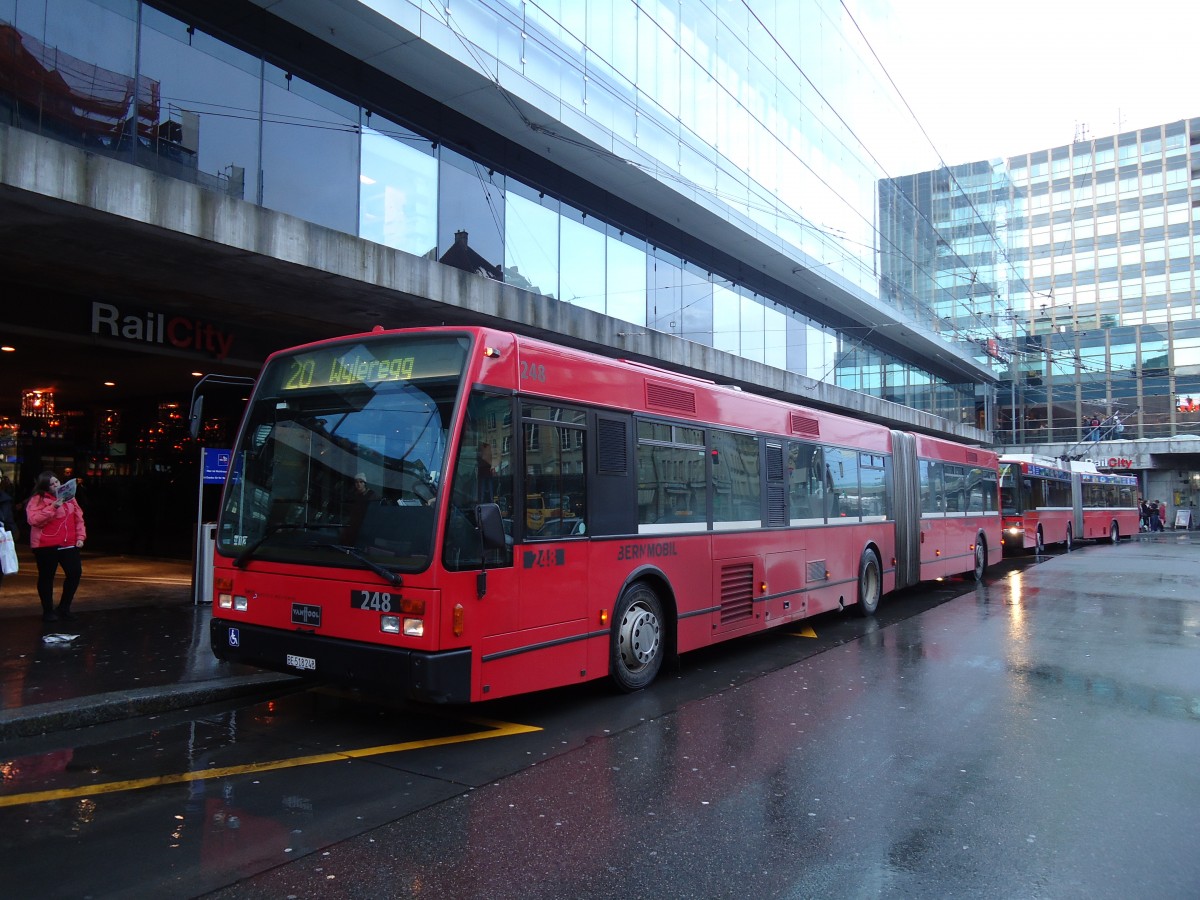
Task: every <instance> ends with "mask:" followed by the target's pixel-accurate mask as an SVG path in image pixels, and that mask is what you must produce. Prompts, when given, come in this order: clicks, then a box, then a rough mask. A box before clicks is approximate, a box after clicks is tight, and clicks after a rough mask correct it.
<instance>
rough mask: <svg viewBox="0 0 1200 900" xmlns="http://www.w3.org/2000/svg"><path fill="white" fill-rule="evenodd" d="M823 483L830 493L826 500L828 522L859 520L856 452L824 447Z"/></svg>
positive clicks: (859, 500)
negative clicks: (834, 520)
mask: <svg viewBox="0 0 1200 900" xmlns="http://www.w3.org/2000/svg"><path fill="white" fill-rule="evenodd" d="M825 482H826V487H827V488H828V490H829V491H830V492H831V496H830V497H829V498H828V515H829V518H830V520H833V519H857V518H859V516H860V510H861V507H862V503H861V499H860V497H859V486H858V452H857V451H854V450H843V449H841V448H838V447H826V448H825Z"/></svg>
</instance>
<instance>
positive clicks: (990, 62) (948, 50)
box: [850, 0, 1200, 165]
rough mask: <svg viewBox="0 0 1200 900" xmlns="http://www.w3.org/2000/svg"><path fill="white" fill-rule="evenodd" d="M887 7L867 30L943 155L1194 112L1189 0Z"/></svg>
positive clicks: (1195, 12) (1023, 145)
mask: <svg viewBox="0 0 1200 900" xmlns="http://www.w3.org/2000/svg"><path fill="white" fill-rule="evenodd" d="M850 8H851V9H854V6H850ZM892 8H893V14H892V18H891V21H890V22H889V23H888V26H889V27H887V28H886V29H885V30H884V33H882V34H879V33H868V34H867V37H868V39H869V40H870V41H871V43H872V46H873V47H874V48H875V52H876V54H877V55H878V56H879V57H880V59H881V60H882V62H883V64H884V66H885V67H886V68H887V70H888V72H889V73H890V75H891V77H892V80H893V81H894V82H895V83H896V86H897V87H898V88H899V90H900V93H901V94H902V95H903V97H904V99H905V100H906V101H907V102H908V105H909V106H910V107H911V108H912V110H913V112H914V113H915V115H916V118H917V120H918V121H919V122H920V123H921V125H922V126H923V127H924V129H925V131H926V132H927V133H928V135H929V137H930V139H931V140H932V142H933V145H934V147H935V148H936V149H937V151H938V153H939V154H940V156H941V158H942V161H944V162H945V163H946V164H948V165H956V164H958V163H963V162H971V161H974V160H979V159H990V158H992V157H1000V156H1011V155H1015V154H1018V153H1024V152H1026V151H1030V150H1042V149H1046V148H1048V147H1058V146H1062V145H1063V144H1069V143H1071V142H1072V141H1073V140H1075V138H1076V135H1077V134H1080V133H1082V134H1085V135H1086V136H1087V137H1089V138H1098V137H1104V136H1106V135H1110V134H1116V133H1118V132H1121V131H1131V130H1133V129H1135V128H1144V127H1146V126H1149V125H1159V124H1162V123H1164V122H1175V121H1178V120H1180V119H1184V118H1191V117H1200V90H1198V88H1200V53H1198V52H1197V49H1196V33H1197V27H1198V26H1200V5H1195V4H1193V3H1192V2H1191V0H1137V2H1126V3H1118V2H1115V0H1091V2H1087V0H1006V2H1002V3H997V2H981V0H902V2H900V3H898V4H895V5H893V6H892ZM860 24H861V22H860Z"/></svg>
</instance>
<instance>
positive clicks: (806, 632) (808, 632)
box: [788, 625, 817, 638]
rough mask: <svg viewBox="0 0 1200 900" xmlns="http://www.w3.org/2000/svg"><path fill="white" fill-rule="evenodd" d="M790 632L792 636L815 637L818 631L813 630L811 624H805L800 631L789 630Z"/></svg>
mask: <svg viewBox="0 0 1200 900" xmlns="http://www.w3.org/2000/svg"><path fill="white" fill-rule="evenodd" d="M788 634H790V635H791V636H792V637H809V638H815V637H816V636H817V633H816V632H815V631H813V630H812V626H811V625H805V626H804V627H803V628H801V629H800V630H799V631H789V632H788Z"/></svg>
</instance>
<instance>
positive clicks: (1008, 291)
mask: <svg viewBox="0 0 1200 900" xmlns="http://www.w3.org/2000/svg"><path fill="white" fill-rule="evenodd" d="M1197 148H1200V120H1198V119H1192V120H1185V121H1178V122H1172V123H1169V124H1165V125H1159V126H1154V127H1151V128H1143V129H1139V130H1136V131H1128V132H1124V133H1121V134H1117V135H1111V136H1107V137H1102V138H1095V139H1088V140H1080V141H1077V142H1075V143H1072V144H1069V145H1066V146H1062V147H1055V148H1051V149H1047V150H1039V151H1036V152H1032V153H1028V154H1025V155H1021V156H1016V157H1012V158H1009V159H1007V160H1002V161H992V162H976V163H970V164H967V165H963V166H955V167H952V168H943V169H939V170H934V171H929V172H924V173H921V174H918V175H913V176H910V177H906V178H901V179H895V180H893V181H892V182H891V183H890V184H888V185H886V186H885V187H884V188H883V189H882V190H881V196H882V197H885V198H886V197H888V196H896V195H899V196H900V197H901V198H902V200H901V201H900V202H897V203H896V209H897V210H898V212H897V213H896V214H894V215H891V216H885V223H886V229H885V230H890V232H891V233H892V235H893V237H892V239H893V240H895V241H897V242H904V243H905V244H906V245H907V246H908V251H907V252H908V260H922V262H921V264H920V265H919V266H906V265H904V264H902V265H901V266H900V268H899V269H898V270H896V271H893V272H891V273H889V277H890V278H891V279H892V280H895V281H898V282H904V281H905V280H906V279H907V280H908V282H909V283H910V284H911V283H914V282H915V283H920V284H924V285H926V286H927V287H928V288H930V289H931V290H933V291H934V292H935V293H934V294H933V295H931V297H930V299H931V300H932V305H931V309H932V311H933V314H935V315H938V316H941V317H943V320H944V322H945V323H946V324H947V325H948V326H949V327H950V328H952V329H953V331H954V333H955V334H956V335H958V336H959V338H960V339H962V340H964V341H969V342H971V344H972V345H973V346H975V347H976V353H977V355H978V356H979V358H980V359H981V360H984V359H986V360H989V361H990V364H991V365H993V366H994V367H995V368H996V370H997V373H998V374H999V375H1000V377H1001V379H1002V381H1001V383H1000V387H999V390H998V406H999V417H998V419H999V420H998V422H997V439H998V441H1000V442H1001V443H1007V444H1020V445H1029V444H1041V443H1047V444H1063V443H1071V442H1076V441H1084V440H1086V439H1087V438H1089V437H1090V433H1091V426H1090V424H1089V423H1090V422H1091V421H1092V420H1093V419H1099V420H1100V421H1101V422H1102V423H1104V422H1109V421H1111V420H1112V419H1111V417H1113V416H1114V415H1116V416H1119V417H1120V418H1121V420H1122V423H1123V426H1124V427H1123V431H1122V436H1123V437H1124V438H1126V439H1129V438H1157V437H1165V436H1176V435H1185V434H1186V435H1194V434H1197V433H1200V422H1198V419H1200V415H1198V413H1197V404H1196V403H1195V401H1196V400H1198V399H1200V318H1197V311H1196V282H1195V271H1196V256H1197V252H1198V248H1197V240H1198V237H1197V223H1198V222H1200V151H1198V149H1197ZM952 185H958V186H962V187H963V188H964V190H963V191H961V192H958V191H954V190H951V186H952ZM967 200H969V203H964V201H967ZM893 259H895V257H893ZM905 262H907V260H905ZM914 269H920V270H929V271H934V272H936V273H937V277H936V279H935V280H934V281H933V282H930V281H928V280H925V279H922V278H920V277H919V276H914Z"/></svg>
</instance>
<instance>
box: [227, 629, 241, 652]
mask: <svg viewBox="0 0 1200 900" xmlns="http://www.w3.org/2000/svg"><path fill="white" fill-rule="evenodd" d="M241 645H242V635H241V633H240V632H239V631H238V629H236V628H230V629H229V646H230V647H240V646H241Z"/></svg>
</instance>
